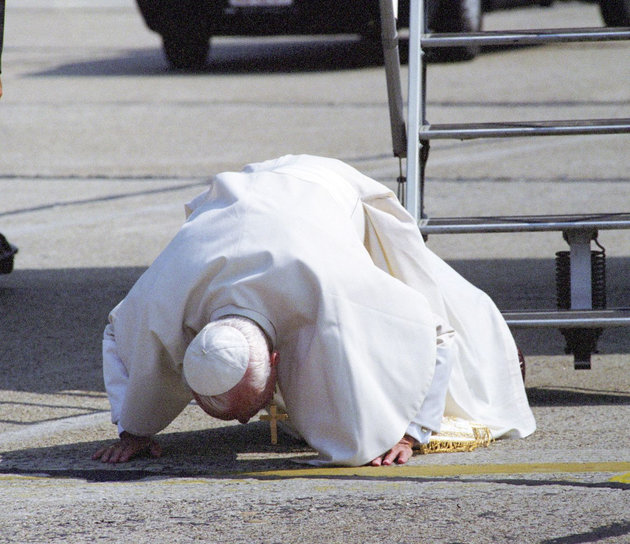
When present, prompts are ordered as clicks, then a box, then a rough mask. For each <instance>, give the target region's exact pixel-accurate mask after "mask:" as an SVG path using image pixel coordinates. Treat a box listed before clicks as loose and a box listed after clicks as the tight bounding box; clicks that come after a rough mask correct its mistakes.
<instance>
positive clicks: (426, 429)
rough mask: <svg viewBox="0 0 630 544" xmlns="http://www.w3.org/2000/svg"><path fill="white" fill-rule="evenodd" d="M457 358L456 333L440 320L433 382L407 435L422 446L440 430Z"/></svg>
mask: <svg viewBox="0 0 630 544" xmlns="http://www.w3.org/2000/svg"><path fill="white" fill-rule="evenodd" d="M437 319H438V318H437V316H436V320H437ZM457 356H458V348H457V343H456V342H455V331H453V329H452V328H450V327H449V326H448V325H446V324H444V323H443V322H442V321H441V320H438V325H437V350H436V361H435V374H434V375H433V381H432V382H431V387H430V388H429V392H428V393H427V396H426V397H425V399H424V402H423V403H422V406H421V407H420V411H419V412H418V413H417V414H416V417H414V418H413V420H412V421H411V423H410V424H409V427H408V428H407V431H406V434H408V435H409V436H413V437H414V438H415V439H416V440H417V441H418V442H419V443H420V444H427V443H428V442H429V438H430V437H431V432H432V431H435V432H438V431H439V430H440V427H441V424H442V416H443V415H444V406H445V404H446V392H447V390H448V383H449V380H450V377H451V369H452V368H453V363H454V361H455V360H456V359H457Z"/></svg>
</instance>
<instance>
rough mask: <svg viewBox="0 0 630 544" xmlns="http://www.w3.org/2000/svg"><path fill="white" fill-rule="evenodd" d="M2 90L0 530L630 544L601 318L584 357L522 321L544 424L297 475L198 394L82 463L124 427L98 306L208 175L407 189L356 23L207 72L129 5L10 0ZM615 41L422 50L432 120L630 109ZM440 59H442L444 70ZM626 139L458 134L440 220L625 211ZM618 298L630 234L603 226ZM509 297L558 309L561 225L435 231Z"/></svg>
mask: <svg viewBox="0 0 630 544" xmlns="http://www.w3.org/2000/svg"><path fill="white" fill-rule="evenodd" d="M485 24H486V28H507V27H511V28H523V27H544V26H568V25H578V26H580V25H581V26H595V25H599V24H600V20H599V14H598V11H597V7H596V6H595V5H594V4H582V3H577V2H556V3H555V4H554V6H553V7H552V8H551V9H544V10H543V9H538V8H536V9H533V8H532V9H518V10H510V11H505V12H495V13H492V14H489V15H488V16H487V17H486V20H485ZM5 47H6V50H5V55H4V58H3V61H4V62H3V69H4V73H3V84H4V91H5V96H4V97H3V99H2V101H1V102H0V231H1V232H3V233H4V234H5V235H7V237H8V238H9V239H10V240H11V241H12V242H13V243H15V244H16V245H18V246H19V248H20V252H19V254H18V255H17V257H16V270H15V271H14V272H13V273H12V274H10V275H7V276H0V509H1V513H0V542H42V541H46V542H64V543H66V542H67V543H75V542H93V541H97V540H102V541H119V540H123V539H133V540H134V541H135V542H139V543H143V542H149V541H150V542H172V543H177V542H192V541H197V540H205V541H209V542H226V541H227V542H235V543H236V542H248V543H249V542H252V541H259V542H318V543H319V542H344V543H345V542H426V541H436V542H453V543H454V542H472V543H486V542H487V543H497V542H540V543H543V542H544V543H558V544H559V543H569V542H575V543H577V542H593V541H600V540H601V541H605V542H607V543H622V542H628V539H629V535H630V510H629V509H628V506H627V503H628V501H627V500H626V494H627V493H628V489H629V486H630V476H629V474H630V467H629V466H628V462H629V461H630V455H629V453H630V452H629V451H628V450H629V446H630V443H629V442H628V436H629V435H630V426H629V424H628V421H630V373H629V372H628V364H629V362H630V359H629V356H628V348H629V341H628V335H627V331H626V330H625V329H615V330H613V329H611V330H609V331H605V333H604V335H603V336H602V339H601V341H600V352H601V353H600V354H598V355H595V356H594V357H593V368H592V370H589V371H579V372H578V371H574V370H573V368H572V361H571V359H570V357H567V356H566V355H564V354H563V346H564V344H563V339H562V336H561V335H560V333H559V332H557V331H547V332H540V331H535V332H531V331H519V332H517V341H518V343H519V344H520V345H521V346H522V347H523V349H524V351H525V353H526V354H527V363H528V376H527V390H528V395H529V399H530V402H531V404H532V407H533V410H534V413H535V415H536V418H537V422H538V431H537V432H536V433H535V434H534V435H533V436H531V437H530V438H528V439H526V440H520V441H499V442H497V443H495V444H492V445H491V446H490V447H488V448H484V449H478V450H476V451H475V452H471V453H458V454H436V455H428V456H415V457H414V458H413V459H412V460H411V461H410V463H409V464H408V465H407V466H405V467H393V468H381V469H376V470H374V469H365V468H361V469H358V470H356V471H354V472H347V471H344V470H341V469H333V470H330V471H317V470H314V469H309V470H305V468H304V466H302V465H299V464H297V463H296V462H295V460H299V459H303V458H304V457H308V456H310V455H312V453H313V452H312V451H311V450H310V449H309V448H308V447H307V446H306V445H305V444H303V443H301V442H297V441H295V440H292V439H291V438H290V437H288V436H287V435H284V434H282V435H281V437H280V442H279V444H278V445H277V446H272V445H271V444H270V443H269V436H268V427H267V425H266V424H265V423H263V422H258V421H256V422H252V423H250V424H248V425H246V426H241V425H231V424H225V423H224V422H219V421H216V420H213V419H211V418H209V417H207V416H205V415H204V414H203V413H202V412H201V411H200V410H199V409H198V408H197V407H196V406H194V405H191V406H189V407H188V408H187V409H186V410H185V412H184V413H183V414H182V415H181V416H180V417H179V418H177V419H176V420H175V422H174V423H173V424H172V425H171V426H169V427H168V428H167V429H166V430H165V431H164V432H163V433H161V435H160V436H159V440H160V441H161V443H162V445H163V447H164V453H165V454H164V456H163V457H162V458H161V459H147V458H141V459H137V460H134V461H132V462H131V463H129V464H127V465H125V466H122V467H109V466H103V465H102V464H100V463H96V462H93V461H91V460H90V459H89V456H90V454H91V452H92V451H94V450H95V449H96V448H97V447H99V446H100V445H102V444H104V443H106V442H107V441H109V440H112V439H113V438H114V437H115V429H114V428H113V426H112V425H111V424H110V423H109V415H108V404H107V399H106V397H105V394H104V393H103V385H102V378H101V368H100V367H101V361H100V338H101V333H102V329H103V327H104V324H105V320H106V318H107V313H108V312H109V310H110V309H111V308H112V307H113V306H114V305H115V304H116V303H117V302H118V301H119V300H120V299H121V298H122V297H123V296H124V295H125V293H126V292H127V290H128V289H129V288H130V287H131V285H133V283H134V281H135V280H136V279H137V277H138V276H139V275H140V274H141V273H142V271H143V270H144V269H145V268H146V267H147V266H148V265H149V264H150V263H151V261H152V260H153V259H154V258H155V256H156V255H157V254H158V253H159V251H160V250H161V249H162V247H163V246H164V245H165V244H166V243H167V242H168V240H170V238H171V237H172V235H173V234H174V233H175V232H176V230H177V229H178V227H179V225H180V224H181V221H182V219H183V203H184V202H186V201H187V200H188V199H190V198H192V197H193V196H195V195H196V194H197V193H198V192H200V191H201V190H203V187H204V185H205V183H206V180H207V178H208V177H209V176H211V175H212V174H214V173H216V172H219V171H222V170H225V169H233V168H240V167H241V166H242V165H243V164H245V163H247V162H251V161H256V160H262V159H267V158H270V157H273V156H277V155H281V154H284V153H301V152H307V153H312V154H322V155H328V156H335V157H338V158H341V159H343V160H346V161H347V162H349V163H350V164H352V165H353V166H356V167H357V168H359V169H360V170H362V171H363V172H365V173H366V174H368V175H370V176H372V177H375V178H376V179H378V180H380V181H382V182H383V183H386V184H387V185H389V186H392V187H393V185H394V184H393V180H394V179H395V178H396V176H397V175H398V164H397V162H396V161H395V160H394V159H393V158H391V153H390V139H389V132H388V131H389V125H388V119H387V107H386V96H385V81H384V75H383V70H382V68H381V67H379V66H377V65H375V64H374V62H373V61H372V60H371V59H369V58H366V57H365V55H364V53H365V51H364V50H362V49H361V48H360V46H359V45H358V44H357V43H356V41H355V40H353V39H347V38H338V37H336V38H334V39H332V40H329V39H325V40H322V39H319V38H317V39H295V38H282V39H278V40H249V39H242V38H238V39H217V40H216V41H215V43H214V48H213V52H212V56H211V59H210V64H209V67H208V69H207V71H204V72H202V73H198V74H181V73H173V72H170V71H169V70H168V69H167V67H166V64H165V61H164V59H163V56H162V54H161V51H160V50H159V38H158V37H157V36H156V35H154V34H151V33H150V32H149V31H148V30H147V29H146V28H145V27H144V26H143V23H142V21H141V19H140V16H139V15H138V13H137V12H136V11H135V8H134V4H133V2H132V1H131V0H129V1H126V0H120V1H118V0H108V1H106V2H85V1H82V0H63V1H61V0H59V1H57V0H55V2H40V0H23V1H22V2H20V3H19V4H16V3H13V4H11V5H9V6H8V7H7V27H6V37H5ZM627 47H628V46H627V45H626V44H613V45H602V44H591V45H587V46H585V47H581V46H573V45H571V46H569V45H565V46H560V47H559V48H550V47H535V48H525V49H517V50H509V51H507V52H498V51H488V52H485V53H484V54H482V55H481V56H480V57H479V58H477V59H476V60H475V61H474V62H471V63H464V64H462V63H458V64H443V65H442V64H441V65H434V66H432V67H431V72H432V74H433V76H434V77H435V80H432V83H431V84H430V87H429V90H430V108H431V112H432V114H431V115H432V119H433V120H434V122H438V121H447V120H455V119H457V118H459V119H461V118H462V117H463V118H465V119H473V118H479V119H481V118H482V117H483V118H484V119H487V116H490V118H492V119H503V118H506V117H507V116H517V117H519V118H529V117H530V116H531V117H535V118H562V117H565V116H566V117H573V116H578V117H580V116H590V115H596V116H602V117H606V116H630V95H629V93H628V88H627V85H624V84H623V82H625V81H627V80H628V76H630V73H629V69H630V65H629V64H628V63H627V62H624V59H626V58H627ZM433 76H432V77H433ZM628 149H629V148H628V143H627V138H625V139H624V138H623V137H616V136H615V137H602V138H577V139H569V140H567V139H557V138H550V139H542V140H526V141H522V140H510V141H508V142H468V143H458V142H454V143H443V144H439V145H436V146H435V147H434V149H433V151H432V156H431V160H430V163H429V176H430V179H431V183H430V184H429V187H428V188H427V207H428V210H429V211H430V213H432V214H436V215H453V214H460V213H462V212H464V211H465V212H467V213H468V212H470V214H471V215H473V214H477V213H500V212H501V213H521V212H522V213H532V210H533V212H534V213H544V212H554V213H565V212H581V211H589V212H593V211H627V210H628V207H629V204H630V201H629V199H630V197H629V194H630V192H629V191H628V186H629V184H630V178H629V177H628V172H629V171H630V163H629V161H630V154H629V153H628V152H627V151H628ZM600 239H601V241H602V242H603V244H604V245H605V246H606V247H607V252H608V254H609V256H610V258H609V261H608V266H609V277H608V280H609V299H610V301H611V304H615V305H627V294H628V292H629V280H628V278H629V277H630V275H629V274H628V268H629V264H630V263H629V260H628V259H629V257H628V256H629V255H630V245H629V239H628V236H627V235H626V234H625V233H602V234H601V237H600ZM429 244H430V246H431V247H432V248H433V249H434V250H435V251H437V252H438V253H439V254H440V255H442V256H444V257H445V258H447V259H448V260H449V261H450V262H451V263H452V264H453V265H454V266H455V267H456V268H457V269H458V270H460V271H461V272H462V273H463V274H464V275H465V276H467V277H468V278H470V279H471V280H472V281H473V282H474V283H476V284H478V285H479V286H480V287H482V288H483V289H485V290H486V291H488V292H489V293H490V294H491V295H492V296H493V297H494V298H495V300H496V301H497V303H498V304H499V306H500V307H502V308H506V309H517V308H523V307H530V308H531V307H540V306H545V307H553V305H554V304H555V301H554V296H555V294H554V282H553V260H552V258H553V253H554V252H555V251H557V250H560V249H565V247H566V246H565V244H564V242H563V241H562V240H561V237H560V235H559V234H557V235H556V234H551V235H535V236H532V237H527V238H526V239H523V237H522V235H517V236H511V235H509V236H508V235H496V236H488V237H481V238H479V237H470V236H465V237H464V236H463V237H443V236H432V237H431V238H430V240H429Z"/></svg>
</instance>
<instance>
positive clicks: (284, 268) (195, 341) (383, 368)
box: [93, 156, 535, 466]
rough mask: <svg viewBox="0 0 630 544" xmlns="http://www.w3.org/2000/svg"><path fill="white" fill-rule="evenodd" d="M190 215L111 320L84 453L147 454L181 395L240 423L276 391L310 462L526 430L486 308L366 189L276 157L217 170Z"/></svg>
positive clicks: (519, 390) (303, 160) (483, 298)
mask: <svg viewBox="0 0 630 544" xmlns="http://www.w3.org/2000/svg"><path fill="white" fill-rule="evenodd" d="M187 212H188V219H187V221H186V223H185V224H184V225H183V227H182V228H181V230H180V231H179V232H178V233H177V235H176V236H175V238H174V239H173V240H172V241H171V242H170V244H169V245H168V246H167V247H166V248H165V249H164V251H163V252H162V253H161V254H160V255H159V256H158V258H157V259H156V260H155V262H154V263H153V264H152V265H151V266H150V267H149V268H148V269H147V271H146V272H145V273H144V274H143V275H142V276H141V277H140V278H139V280H138V281H137V282H136V284H135V285H134V286H133V288H132V289H131V290H130V292H129V294H128V295H127V296H126V297H125V299H124V300H123V301H122V302H120V304H118V306H116V308H114V310H112V312H111V314H110V316H109V324H108V325H107V327H106V329H105V334H104V342H103V353H104V378H105V386H106V389H107V393H108V397H109V400H110V404H111V410H112V421H113V423H115V424H117V425H118V431H119V434H120V440H119V441H118V442H116V443H115V444H112V445H109V446H106V447H104V448H101V449H99V450H98V451H97V452H95V454H94V455H93V458H94V459H100V460H101V461H104V462H110V463H117V462H125V461H127V460H128V459H130V458H131V457H133V456H135V455H137V454H139V453H143V452H149V453H150V454H151V455H154V456H158V455H160V447H159V445H158V444H157V442H156V441H155V440H154V439H153V436H154V435H155V434H156V433H158V432H159V431H161V430H162V429H164V428H165V427H166V426H167V425H168V424H169V423H170V422H171V421H172V420H173V419H174V418H175V417H177V415H178V414H179V413H180V412H181V411H182V410H183V409H184V408H185V407H186V405H187V404H188V403H189V402H190V401H191V400H192V399H193V398H195V399H196V400H197V403H198V404H199V405H200V406H201V407H202V408H203V409H204V410H205V411H206V412H207V413H209V414H210V415H212V416H214V417H218V418H221V419H226V420H228V419H237V420H238V421H240V422H241V423H246V422H247V421H248V420H249V419H250V418H251V417H253V416H254V415H255V414H256V413H257V412H258V411H259V410H261V409H263V408H264V407H265V406H267V405H268V404H269V402H270V401H271V399H272V397H273V395H274V390H275V387H276V384H277V385H278V388H279V390H280V393H281V396H282V401H283V404H284V406H285V408H286V412H287V414H288V416H289V419H290V423H291V426H292V427H293V429H294V430H295V431H296V432H297V433H298V434H299V435H300V436H301V437H302V438H303V439H304V440H306V442H308V444H309V445H310V446H311V447H313V448H314V449H315V450H316V451H317V452H318V454H319V455H318V457H317V459H316V460H315V461H313V462H314V463H318V464H336V465H349V466H357V465H363V464H366V463H372V464H374V465H379V464H392V463H404V462H406V461H407V460H408V459H409V457H410V456H411V453H412V450H411V448H412V446H413V445H414V444H415V443H426V442H427V441H428V440H429V437H430V435H431V433H433V432H437V431H439V430H440V422H441V421H442V417H443V416H453V417H457V418H462V419H465V420H468V421H474V422H477V423H480V424H483V425H485V426H486V427H488V428H489V429H490V431H491V433H492V436H493V437H494V438H498V437H502V436H503V437H524V436H527V435H529V434H530V433H532V432H533V431H534V429H535V422H534V418H533V415H532V413H531V410H530V408H529V405H528V402H527V398H526V395H525V388H524V385H523V380H522V377H521V372H520V368H519V359H518V354H517V348H516V345H515V344H514V340H513V338H512V335H511V333H510V331H509V329H508V327H507V325H506V323H505V321H504V320H503V318H502V316H501V314H500V312H499V311H498V309H497V308H496V306H495V305H494V304H493V302H492V301H491V300H490V299H489V297H488V296H487V295H486V294H485V293H483V292H481V291H480V290H479V289H477V288H475V287H474V286H472V285H471V284H470V283H468V282H467V281H466V280H465V279H464V278H462V277H461V276H460V275H459V274H457V273H456V272H455V271H454V270H453V269H452V268H450V267H449V266H448V265H447V264H446V263H445V262H444V261H442V260H441V259H439V258H438V257H437V256H436V255H435V254H433V253H432V252H431V251H430V250H429V249H428V248H427V247H426V246H425V244H424V241H423V239H422V236H421V235H420V232H419V230H418V227H417V225H416V224H415V221H414V220H413V218H412V217H411V216H410V215H409V214H408V213H407V212H406V211H405V210H404V208H402V206H400V204H399V203H398V201H397V200H396V197H395V196H394V194H393V193H392V192H391V191H389V190H388V189H387V188H385V187H384V186H383V185H381V184H380V183H377V182H376V181H373V180H371V179H369V178H367V177H365V176H363V175H362V174H360V173H359V172H358V171H356V170H355V169H353V168H351V167H350V166H348V165H346V164H344V163H342V162H340V161H337V160H334V159H326V158H321V157H312V156H286V157H282V158H280V159H277V160H272V161H267V162H263V163H258V164H252V165H249V166H247V167H245V168H244V169H243V170H242V171H241V172H228V173H223V174H220V175H218V176H216V177H215V178H214V179H213V180H212V181H211V183H210V187H209V189H208V190H207V191H206V192H204V193H203V194H202V195H200V196H199V197H197V198H196V199H194V200H193V201H192V202H190V203H189V204H188V205H187Z"/></svg>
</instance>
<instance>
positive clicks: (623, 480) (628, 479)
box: [609, 472, 630, 484]
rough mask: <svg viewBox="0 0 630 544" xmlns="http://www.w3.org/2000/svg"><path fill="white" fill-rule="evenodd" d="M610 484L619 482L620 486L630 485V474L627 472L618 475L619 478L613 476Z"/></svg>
mask: <svg viewBox="0 0 630 544" xmlns="http://www.w3.org/2000/svg"><path fill="white" fill-rule="evenodd" d="M609 481H610V482H618V483H620V484H630V472H626V473H625V474H618V475H617V476H613V477H612V478H611V479H610V480H609Z"/></svg>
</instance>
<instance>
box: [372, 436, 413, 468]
mask: <svg viewBox="0 0 630 544" xmlns="http://www.w3.org/2000/svg"><path fill="white" fill-rule="evenodd" d="M414 444H415V440H414V439H413V438H412V437H411V436H409V435H408V434H406V435H405V436H403V437H402V438H401V439H400V441H399V442H398V444H396V445H395V446H394V447H393V448H392V449H391V450H389V451H388V452H387V453H386V454H385V455H381V456H380V457H377V458H376V459H373V460H372V462H371V463H370V465H372V466H373V467H380V466H381V465H386V466H387V465H391V464H392V463H396V464H398V465H402V464H404V463H406V462H407V461H409V459H411V456H412V455H413V449H412V448H413V445H414Z"/></svg>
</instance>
